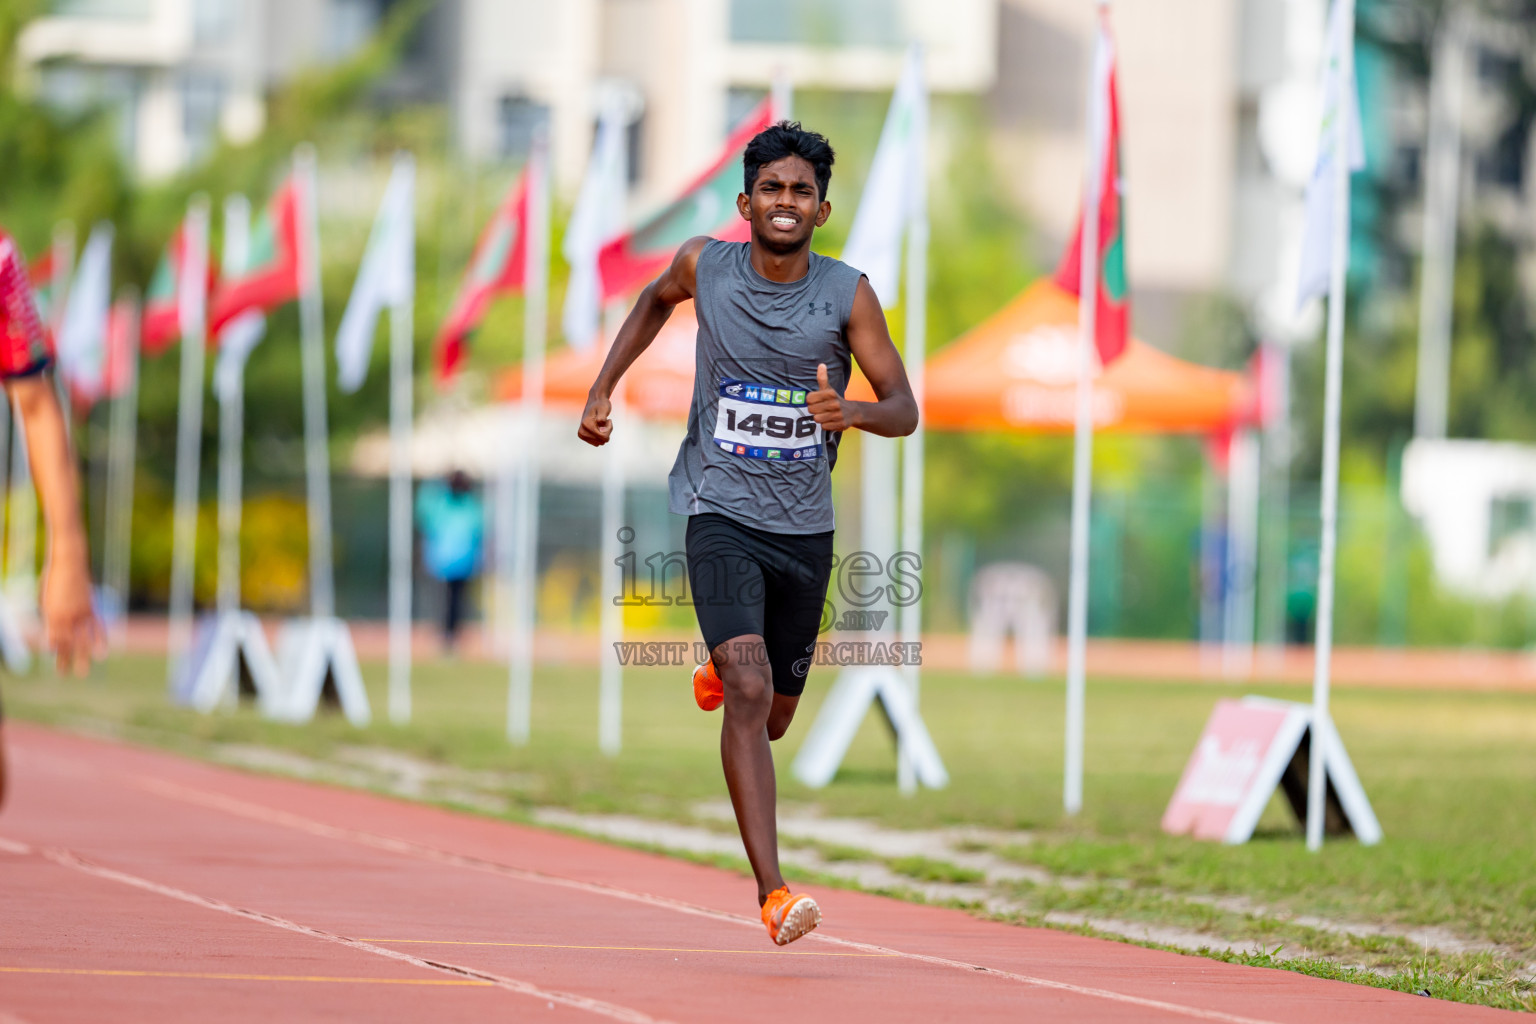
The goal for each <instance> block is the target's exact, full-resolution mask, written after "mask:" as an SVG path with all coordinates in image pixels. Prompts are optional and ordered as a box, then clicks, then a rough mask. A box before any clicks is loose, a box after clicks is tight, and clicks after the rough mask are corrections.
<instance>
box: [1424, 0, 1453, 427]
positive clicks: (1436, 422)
mask: <svg viewBox="0 0 1536 1024" xmlns="http://www.w3.org/2000/svg"><path fill="white" fill-rule="evenodd" d="M1442 17H1443V18H1444V20H1445V23H1444V25H1442V26H1441V28H1440V31H1439V33H1438V37H1437V38H1436V40H1435V63H1434V67H1433V69H1432V70H1431V76H1430V86H1429V138H1428V144H1427V145H1426V146H1425V157H1426V159H1425V165H1426V166H1425V175H1424V264H1423V272H1422V274H1421V281H1420V284H1419V365H1418V375H1417V380H1416V382H1415V384H1414V409H1413V434H1414V436H1415V437H1424V438H1444V437H1445V429H1446V419H1447V414H1448V412H1449V399H1450V396H1449V394H1448V391H1449V387H1450V363H1451V313H1452V309H1451V306H1452V301H1451V300H1452V295H1451V291H1452V288H1453V286H1454V285H1455V279H1456V212H1457V210H1456V207H1457V196H1458V192H1459V185H1460V172H1461V94H1462V79H1463V77H1464V76H1465V74H1466V72H1465V70H1464V67H1465V54H1466V39H1465V36H1466V33H1465V24H1466V16H1465V14H1464V13H1463V7H1462V6H1461V5H1460V4H1447V5H1446V8H1445V13H1444V15H1442Z"/></svg>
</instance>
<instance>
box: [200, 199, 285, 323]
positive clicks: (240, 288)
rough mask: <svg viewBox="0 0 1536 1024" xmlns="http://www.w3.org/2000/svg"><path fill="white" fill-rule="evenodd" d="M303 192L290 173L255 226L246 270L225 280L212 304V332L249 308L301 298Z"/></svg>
mask: <svg viewBox="0 0 1536 1024" xmlns="http://www.w3.org/2000/svg"><path fill="white" fill-rule="evenodd" d="M303 202H304V196H303V193H302V190H301V188H300V186H299V178H298V175H289V177H288V180H287V181H286V182H284V183H283V187H282V188H281V189H279V190H278V192H277V195H275V196H273V197H272V200H271V201H270V202H269V203H267V208H266V209H265V210H263V211H261V216H260V217H259V218H258V219H257V221H256V224H255V226H254V227H253V228H251V243H250V244H251V248H250V257H249V259H248V260H247V262H246V270H245V271H244V272H243V273H241V274H239V275H238V276H235V277H231V278H229V279H228V280H224V281H220V282H219V284H218V287H217V288H215V289H214V292H213V297H212V299H211V300H210V301H209V307H208V336H209V337H210V338H216V337H218V334H219V330H220V329H221V328H223V326H224V325H225V324H227V323H229V322H230V321H231V320H233V319H234V318H235V317H237V316H239V315H240V314H241V313H243V312H245V311H246V310H248V309H254V310H258V311H260V312H266V311H267V310H270V309H274V308H276V307H278V306H281V305H282V304H283V303H285V302H292V301H293V300H295V299H297V298H298V297H299V291H300V287H299V244H300V243H299V239H300V237H301V233H300V225H301V224H302V223H304V221H303V219H302V216H301V215H302V214H304V213H307V212H308V211H305V210H302V209H301V207H302V205H303Z"/></svg>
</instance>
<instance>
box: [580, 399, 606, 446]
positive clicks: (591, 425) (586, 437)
mask: <svg viewBox="0 0 1536 1024" xmlns="http://www.w3.org/2000/svg"><path fill="white" fill-rule="evenodd" d="M612 411H613V403H612V402H610V401H609V400H608V398H607V396H606V395H588V396H587V408H586V409H585V410H584V411H583V412H582V414H581V426H579V427H577V428H576V436H577V437H579V438H581V439H582V440H583V441H585V442H587V444H590V445H593V446H600V445H605V444H607V443H608V439H609V438H610V437H612V436H613V420H611V419H609V418H608V414H609V413H611V412H612Z"/></svg>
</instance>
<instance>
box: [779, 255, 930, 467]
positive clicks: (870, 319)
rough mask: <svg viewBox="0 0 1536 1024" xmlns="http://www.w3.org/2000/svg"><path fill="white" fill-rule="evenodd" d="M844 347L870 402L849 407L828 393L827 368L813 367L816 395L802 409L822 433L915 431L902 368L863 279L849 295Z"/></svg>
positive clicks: (914, 413)
mask: <svg viewBox="0 0 1536 1024" xmlns="http://www.w3.org/2000/svg"><path fill="white" fill-rule="evenodd" d="M848 347H849V349H851V350H852V351H853V358H854V360H855V361H856V362H857V363H858V364H859V369H860V370H862V371H864V376H865V377H866V378H867V379H868V380H869V383H870V386H871V387H873V388H874V389H875V398H876V399H877V400H876V401H873V402H854V401H850V400H849V399H846V398H843V397H842V396H841V395H839V394H838V393H837V392H836V391H834V390H832V387H831V385H830V384H829V383H828V381H827V367H826V364H822V365H820V366H818V367H816V385H817V386H816V390H815V391H812V392H811V393H810V394H809V395H807V396H806V399H805V405H806V408H808V409H809V410H810V411H811V415H813V416H815V417H816V422H817V423H819V424H821V427H822V429H823V430H847V429H848V428H850V427H857V428H859V429H860V430H867V431H869V432H870V433H871V434H879V435H881V436H882V437H905V436H906V435H907V434H910V433H912V431H914V430H916V429H917V400H916V399H914V398H913V397H912V385H911V384H910V383H908V382H907V368H906V367H905V366H904V365H903V364H902V362H901V354H900V353H898V352H897V351H896V346H895V345H894V344H892V343H891V332H890V330H889V329H888V328H887V327H886V325H885V312H884V311H883V310H881V308H880V299H879V298H878V297H876V295H875V289H874V288H872V287H871V286H870V283H869V279H868V278H860V279H859V287H858V291H856V292H855V293H854V296H853V311H852V312H851V313H850V314H849V316H848Z"/></svg>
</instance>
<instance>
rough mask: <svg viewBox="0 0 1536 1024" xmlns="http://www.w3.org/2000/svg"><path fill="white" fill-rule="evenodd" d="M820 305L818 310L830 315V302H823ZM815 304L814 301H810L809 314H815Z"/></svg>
mask: <svg viewBox="0 0 1536 1024" xmlns="http://www.w3.org/2000/svg"><path fill="white" fill-rule="evenodd" d="M820 305H821V310H820V312H822V313H825V314H826V315H827V316H831V315H832V303H830V302H823V303H820ZM816 306H817V303H816V302H812V303H811V316H815V315H816V313H817V309H816Z"/></svg>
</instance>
